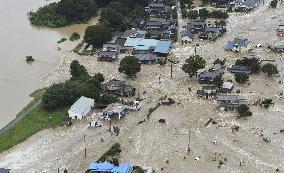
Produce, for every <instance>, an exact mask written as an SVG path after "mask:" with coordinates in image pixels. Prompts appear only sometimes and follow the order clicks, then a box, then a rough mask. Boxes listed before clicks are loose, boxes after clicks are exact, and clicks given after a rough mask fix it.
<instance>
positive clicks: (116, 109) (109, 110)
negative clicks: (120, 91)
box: [100, 101, 140, 119]
mask: <svg viewBox="0 0 284 173" xmlns="http://www.w3.org/2000/svg"><path fill="white" fill-rule="evenodd" d="M139 109H140V105H139V102H138V101H134V102H133V103H132V104H131V105H124V104H121V103H112V104H110V105H108V106H107V107H106V108H105V109H104V110H103V111H102V112H101V113H100V116H103V117H106V118H110V117H113V116H115V117H118V118H119V119H120V118H121V117H123V116H124V115H125V114H126V112H127V111H138V110H139Z"/></svg>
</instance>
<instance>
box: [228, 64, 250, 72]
mask: <svg viewBox="0 0 284 173" xmlns="http://www.w3.org/2000/svg"><path fill="white" fill-rule="evenodd" d="M228 71H230V72H231V73H248V74H250V73H251V72H252V68H251V67H249V66H245V65H233V66H232V67H229V68H228Z"/></svg>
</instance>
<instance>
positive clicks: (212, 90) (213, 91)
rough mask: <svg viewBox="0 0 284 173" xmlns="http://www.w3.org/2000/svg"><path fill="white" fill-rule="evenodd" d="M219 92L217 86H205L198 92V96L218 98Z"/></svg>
mask: <svg viewBox="0 0 284 173" xmlns="http://www.w3.org/2000/svg"><path fill="white" fill-rule="evenodd" d="M217 92H218V87H217V86H216V85H204V86H202V89H200V90H197V95H198V96H199V97H203V96H206V97H207V96H216V95H217Z"/></svg>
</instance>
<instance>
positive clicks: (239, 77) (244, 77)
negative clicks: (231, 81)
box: [235, 72, 249, 83]
mask: <svg viewBox="0 0 284 173" xmlns="http://www.w3.org/2000/svg"><path fill="white" fill-rule="evenodd" d="M235 80H236V82H238V83H245V82H246V81H248V80H249V75H248V74H247V73H244V72H241V73H236V74H235Z"/></svg>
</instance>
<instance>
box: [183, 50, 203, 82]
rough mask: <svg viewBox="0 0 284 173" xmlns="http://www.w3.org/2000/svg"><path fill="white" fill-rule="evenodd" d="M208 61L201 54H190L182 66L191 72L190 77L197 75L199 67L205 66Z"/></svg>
mask: <svg viewBox="0 0 284 173" xmlns="http://www.w3.org/2000/svg"><path fill="white" fill-rule="evenodd" d="M205 65H206V61H205V60H204V59H203V58H202V57H201V56H199V55H193V56H190V57H189V58H188V59H186V60H185V64H183V66H182V70H183V71H184V72H185V73H187V74H189V76H190V77H192V76H194V75H196V73H197V71H198V70H199V69H203V68H205Z"/></svg>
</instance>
